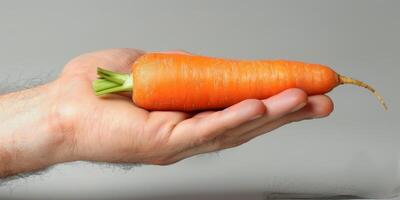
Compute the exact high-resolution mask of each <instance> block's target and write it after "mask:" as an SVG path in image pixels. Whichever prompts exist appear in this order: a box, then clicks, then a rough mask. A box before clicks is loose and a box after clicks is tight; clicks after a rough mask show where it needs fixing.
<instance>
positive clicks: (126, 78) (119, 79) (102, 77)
mask: <svg viewBox="0 0 400 200" xmlns="http://www.w3.org/2000/svg"><path fill="white" fill-rule="evenodd" d="M97 74H98V75H99V78H98V79H97V80H95V81H93V84H92V86H93V90H94V92H95V94H96V95H98V96H100V95H105V94H110V93H117V92H129V91H132V83H133V82H132V77H131V76H130V74H121V73H117V72H112V71H108V70H105V69H102V68H97Z"/></svg>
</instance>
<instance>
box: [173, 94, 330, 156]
mask: <svg viewBox="0 0 400 200" xmlns="http://www.w3.org/2000/svg"><path fill="white" fill-rule="evenodd" d="M332 111H333V103H332V100H331V99H330V98H329V97H327V96H325V95H317V96H311V97H309V99H308V103H307V105H306V106H305V107H304V108H302V109H300V110H298V111H296V112H293V113H291V114H288V115H287V116H285V117H283V118H280V119H278V120H276V121H273V122H271V123H269V124H265V125H264V126H262V127H258V128H256V129H253V130H251V131H249V132H247V133H246V134H242V136H241V137H237V138H234V137H227V138H222V139H225V141H221V140H215V141H213V142H209V143H206V144H203V145H201V146H198V147H194V148H192V149H190V150H188V151H185V152H181V153H179V154H177V155H176V156H175V157H174V160H181V159H184V158H187V157H190V156H194V155H198V154H203V153H209V152H214V151H218V150H221V149H225V148H232V147H236V146H238V145H241V144H244V143H246V142H248V141H250V140H252V139H253V138H255V137H257V136H259V135H262V134H265V133H267V132H270V131H272V130H274V129H276V128H279V127H281V126H283V125H285V124H288V123H290V122H294V121H300V120H304V119H310V118H321V117H326V116H328V115H329V114H330V113H331V112H332Z"/></svg>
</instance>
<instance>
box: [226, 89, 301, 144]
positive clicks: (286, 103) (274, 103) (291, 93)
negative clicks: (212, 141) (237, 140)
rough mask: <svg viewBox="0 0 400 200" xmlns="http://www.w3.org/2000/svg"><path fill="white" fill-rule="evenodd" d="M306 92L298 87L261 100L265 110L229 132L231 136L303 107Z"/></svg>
mask: <svg viewBox="0 0 400 200" xmlns="http://www.w3.org/2000/svg"><path fill="white" fill-rule="evenodd" d="M307 98H308V97H307V94H306V93H305V92H304V91H302V90H300V89H288V90H285V91H284V92H281V93H279V94H277V95H275V96H273V97H271V98H268V99H266V100H263V102H264V104H265V107H266V108H267V112H266V113H265V115H264V116H263V117H262V118H260V119H257V120H254V121H250V122H248V123H245V124H243V125H242V126H240V127H238V128H237V129H235V130H234V131H233V132H230V133H229V135H230V136H231V137H239V136H240V134H243V133H245V132H247V131H250V130H253V129H255V128H258V127H261V126H263V125H264V124H266V123H269V122H271V121H274V120H276V119H278V118H281V117H282V116H284V115H287V114H289V113H292V112H295V111H297V110H299V109H301V108H303V107H304V106H305V105H306V103H307Z"/></svg>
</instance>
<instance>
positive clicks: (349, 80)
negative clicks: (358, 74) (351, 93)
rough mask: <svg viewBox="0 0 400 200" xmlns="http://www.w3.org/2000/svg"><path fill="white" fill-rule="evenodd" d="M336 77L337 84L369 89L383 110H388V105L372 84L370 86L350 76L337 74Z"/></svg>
mask: <svg viewBox="0 0 400 200" xmlns="http://www.w3.org/2000/svg"><path fill="white" fill-rule="evenodd" d="M338 77H339V84H341V85H343V84H352V85H357V86H359V87H363V88H366V89H367V90H369V91H371V92H372V93H373V94H374V96H375V97H376V98H377V99H378V101H379V103H380V104H381V105H382V106H383V108H384V109H385V111H387V110H388V107H387V105H386V103H385V101H384V99H383V97H382V96H381V95H380V94H379V93H378V92H377V91H376V90H375V89H374V88H373V87H372V86H370V85H368V84H366V83H364V82H362V81H359V80H356V79H353V78H350V77H347V76H342V75H338Z"/></svg>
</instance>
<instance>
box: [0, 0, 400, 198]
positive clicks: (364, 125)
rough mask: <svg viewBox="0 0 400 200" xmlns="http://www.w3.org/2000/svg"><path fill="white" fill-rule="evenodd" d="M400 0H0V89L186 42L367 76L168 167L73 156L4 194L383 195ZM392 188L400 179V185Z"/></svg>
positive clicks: (394, 108)
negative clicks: (77, 63)
mask: <svg viewBox="0 0 400 200" xmlns="http://www.w3.org/2000/svg"><path fill="white" fill-rule="evenodd" d="M399 9H400V1H395V0H393V1H390V0H386V1H384V0H381V1H366V0H363V1H362V0H359V1H349V0H341V1H323V0H315V1H287V0H285V1H282V0H280V1H239V0H236V1H211V0H202V1H184V0H182V1H177V0H174V1H161V0H160V1H0V78H1V79H0V84H1V87H0V89H1V91H3V92H4V91H8V90H14V89H18V88H21V87H23V86H26V85H33V84H37V83H40V82H45V81H46V80H49V79H51V78H55V77H56V76H57V74H58V72H59V71H60V70H61V69H62V67H63V65H64V64H65V63H66V62H67V61H68V60H69V59H71V58H73V57H74V56H77V55H79V54H82V53H85V52H88V51H94V50H99V49H105V48H115V47H134V48H140V49H145V50H171V49H185V50H188V51H191V52H193V53H196V54H204V55H210V56H219V57H230V58H243V59H258V58H284V59H292V60H302V61H310V62H316V63H323V64H327V65H330V66H332V68H333V69H335V70H336V71H338V72H339V73H342V74H346V75H350V76H353V77H356V78H359V79H362V80H365V81H366V82H368V83H370V84H372V85H374V86H375V87H376V88H377V89H378V90H379V91H380V93H382V94H383V95H384V97H385V98H386V101H387V104H388V105H389V109H390V110H389V111H388V112H383V110H382V108H381V107H380V106H379V104H378V103H377V101H376V100H375V99H374V97H373V96H372V95H371V94H370V93H368V92H367V91H366V90H362V89H359V88H356V87H353V86H346V87H340V88H337V89H336V90H335V91H333V92H331V93H330V94H329V95H330V96H331V97H332V98H333V100H334V102H335V106H336V108H335V111H334V113H333V114H332V115H331V116H330V117H329V118H326V119H322V120H313V121H306V122H301V123H296V124H291V125H289V126H286V127H284V128H281V129H279V130H276V131H274V132H273V133H272V134H268V135H265V136H262V137H260V138H257V139H256V140H254V141H252V142H250V143H249V144H246V145H244V146H242V147H240V148H236V149H232V150H227V151H222V152H220V153H218V154H208V155H203V156H198V157H195V158H191V159H188V160H185V161H183V162H180V163H178V164H176V165H173V166H169V167H155V166H141V167H133V168H132V169H130V170H128V169H125V170H124V169H121V167H113V166H110V165H95V164H91V163H70V164H64V165H59V166H56V167H55V168H53V169H52V170H50V171H48V172H46V173H44V174H42V175H37V176H30V177H27V178H21V179H17V180H14V181H10V182H8V183H7V184H6V185H3V186H1V187H0V197H1V198H5V197H38V198H44V197H49V198H50V197H66V198H68V197H70V198H72V197H87V198H95V197H119V198H143V199H154V198H156V197H158V198H160V199H165V198H171V199H173V198H181V199H197V198H215V199H218V198H226V197H230V198H233V199H234V198H237V199H241V198H248V199H263V198H266V196H267V193H269V192H281V193H308V194H328V195H338V194H355V195H361V196H363V195H364V196H369V197H371V198H372V197H389V196H390V194H393V193H394V190H396V187H397V186H399V185H400V184H399V181H400V180H399V173H400V171H399V166H398V165H399V157H398V153H397V152H398V148H397V146H398V144H399V143H400V142H399V139H400V136H399V135H398V134H397V132H398V128H396V124H398V123H399V117H400V114H399V108H400V107H399V102H400V92H399V86H400V80H399V78H398V77H399V75H400V69H399V67H400V66H399V60H398V59H399V57H400V40H399V36H400V12H399ZM398 189H399V188H397V190H398Z"/></svg>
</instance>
